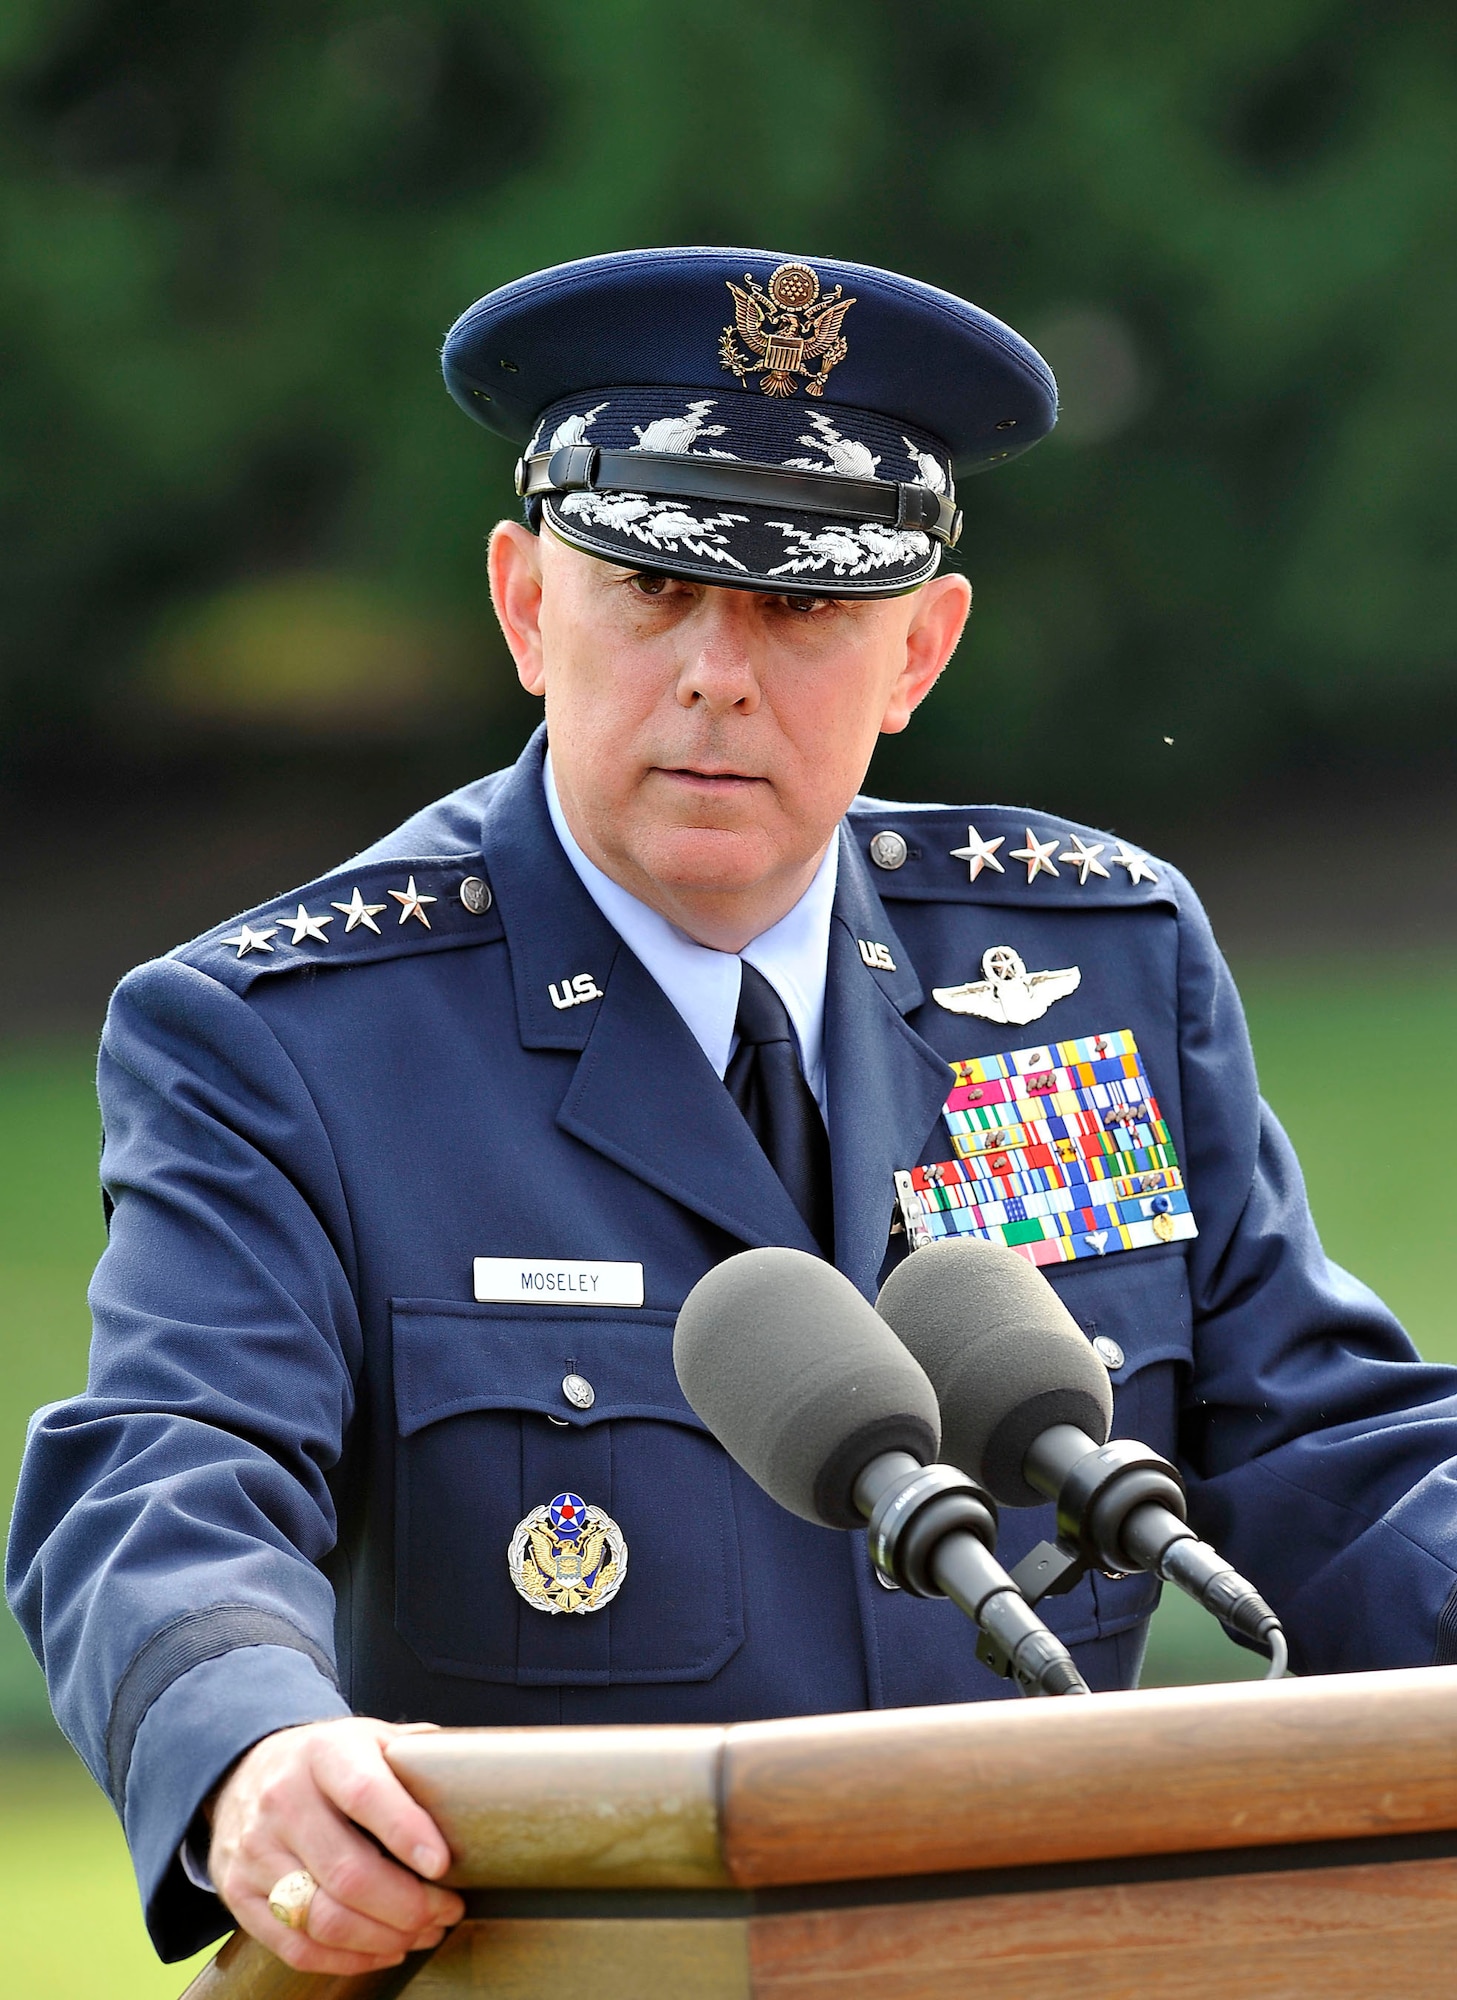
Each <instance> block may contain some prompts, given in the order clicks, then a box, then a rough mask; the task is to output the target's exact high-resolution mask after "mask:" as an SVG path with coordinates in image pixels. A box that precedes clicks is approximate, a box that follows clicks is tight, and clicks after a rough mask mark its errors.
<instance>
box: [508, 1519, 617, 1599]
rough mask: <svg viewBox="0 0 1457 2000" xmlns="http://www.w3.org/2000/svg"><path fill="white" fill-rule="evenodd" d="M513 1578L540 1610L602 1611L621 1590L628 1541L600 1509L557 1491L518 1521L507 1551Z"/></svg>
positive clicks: (518, 1589) (514, 1582) (519, 1589)
mask: <svg viewBox="0 0 1457 2000" xmlns="http://www.w3.org/2000/svg"><path fill="white" fill-rule="evenodd" d="M506 1562H507V1566H508V1568H509V1569H510V1571H511V1581H512V1583H513V1584H515V1586H516V1589H517V1591H518V1592H519V1593H520V1595H521V1596H522V1597H524V1598H525V1599H526V1602H527V1603H528V1604H529V1605H531V1606H532V1607H533V1609H534V1610H537V1611H552V1612H561V1611H575V1612H577V1613H578V1614H585V1613H586V1612H588V1611H600V1610H601V1609H602V1607H603V1606H604V1605H605V1604H610V1603H611V1602H612V1600H613V1598H614V1597H616V1595H617V1593H618V1591H619V1590H621V1588H622V1583H623V1579H624V1577H625V1576H626V1575H627V1543H626V1541H625V1540H624V1539H623V1534H622V1530H621V1528H619V1527H618V1525H617V1523H616V1522H615V1521H614V1520H613V1519H612V1517H611V1515H610V1514H604V1513H603V1511H602V1509H601V1508H600V1507H589V1506H588V1505H587V1503H586V1501H585V1500H583V1499H582V1498H581V1497H580V1496H579V1495H578V1494H576V1493H558V1494H557V1496H556V1498H555V1499H554V1500H550V1501H548V1502H547V1503H546V1505H545V1506H543V1507H533V1508H532V1510H531V1512H530V1513H529V1514H528V1515H527V1516H526V1518H525V1520H523V1521H518V1522H517V1524H516V1530H515V1532H514V1534H513V1535H512V1537H511V1543H510V1547H509V1548H508V1549H507V1551H506Z"/></svg>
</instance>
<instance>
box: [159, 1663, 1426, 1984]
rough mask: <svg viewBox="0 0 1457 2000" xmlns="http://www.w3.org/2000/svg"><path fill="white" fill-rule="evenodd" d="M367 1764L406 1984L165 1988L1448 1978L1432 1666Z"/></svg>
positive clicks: (216, 1978)
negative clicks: (391, 1837) (429, 1952)
mask: <svg viewBox="0 0 1457 2000" xmlns="http://www.w3.org/2000/svg"><path fill="white" fill-rule="evenodd" d="M390 1759H391V1762H392V1763H393V1765H394V1767H395V1769H396V1770H397V1771H398V1772H399V1774H400V1777H401V1778H402V1779H403V1781H404V1783H405V1784H406V1785H407V1786H408V1787H409V1789H410V1790H411V1792H413V1793H414V1795H415V1796H416V1797H417V1798H418V1799H420V1801H421V1802H422V1803H423V1804H424V1805H425V1806H427V1807H428V1808H429V1810H430V1811H431V1812H432V1813H433V1814H434V1816H435V1818H436V1820H437V1821H438V1822H439V1825H440V1827H441V1829H442V1831H443V1832H444V1833H445V1835H446V1838H447V1839H448V1840H449V1842H450V1845H451V1848H452V1850H453V1852H454V1854H455V1856H456V1861H455V1866H454V1869H453V1871H452V1873H451V1875H450V1876H449V1878H448V1879H449V1880H450V1882H451V1883H452V1884H453V1885H454V1886H456V1887H457V1888H460V1889H462V1890H463V1891H465V1892H466V1898H467V1904H468V1911H469V1913H468V1916H467V1918H466V1921H465V1922H464V1923H463V1924H462V1925H461V1926H460V1928H459V1929H458V1930H457V1931H456V1932H454V1933H453V1934H452V1935H451V1937H449V1938H448V1939H447V1940H446V1942H445V1943H444V1945H442V1946H441V1948H440V1950H439V1951H438V1952H436V1953H435V1954H434V1955H433V1956H431V1957H429V1958H428V1959H426V1960H425V1961H424V1962H423V1963H421V1964H419V1965H418V1966H410V1967H405V1968H402V1969H401V1970H400V1971H397V1972H390V1973H381V1974H375V1975H372V1976H370V1977H368V1978H364V1979H331V1978H321V1977H318V1976H307V1975H303V1974H300V1973H295V1972H291V1971H290V1970H289V1969H288V1968H287V1967H286V1966H284V1965H283V1964H282V1963H281V1961H280V1960H278V1959H276V1958H274V1957H273V1956H272V1955H271V1954H270V1953H269V1952H267V1951H265V1950H264V1949H263V1948H262V1947H261V1946H260V1945H257V1944H255V1943H254V1942H253V1941H252V1940H251V1939H247V1938H245V1937H243V1936H241V1935H239V1936H237V1937H235V1938H233V1939H231V1940H230V1941H229V1942H228V1943H227V1944H226V1945H224V1947H223V1949H222V1951H221V1952H220V1953H219V1955H218V1957H217V1958H216V1959H215V1960H214V1961H213V1963H212V1964H211V1965H210V1966H208V1967H207V1969H206V1970H205V1971H204V1972H202V1973H201V1974H200V1975H199V1977H198V1978H197V1979H196V1980H194V1982H193V1984H192V1985H191V1986H190V1987H189V1988H188V1991H187V1995H186V1996H185V2000H390V1996H393V1995H394V1994H397V1993H400V1992H404V1991H406V1990H408V2000H464V1996H467V1995H469V1996H476V1997H477V2000H483V1997H484V1996H492V2000H567V1996H573V2000H578V1996H580V2000H863V1996H874V2000H951V1996H957V2000H960V1996H968V2000H1004V1996H1005V2000H1014V1996H1015V2000H1064V1996H1066V2000H1114V1996H1120V2000H1122V1997H1123V1996H1128V1997H1129V2000H1131V1996H1134V1995H1139V1996H1142V1995H1158V1996H1160V2000H1163V1996H1170V2000H1204V1996H1214V1995H1219V1996H1221V2000H1223V1997H1224V1996H1229V1995H1233V1994H1238V1995H1240V1996H1241V2000H1250V1996H1264V2000H1276V1996H1278V1997H1279V2000H1304V1996H1307V1995H1309V1996H1310V2000H1378V1996H1379V2000H1411V1997H1412V1996H1418V1995H1427V1994H1431V1995H1437V1994H1446V1993H1449V1992H1451V1991H1452V1990H1453V1989H1454V1986H1457V1668H1432V1669H1429V1670H1426V1671H1413V1672H1403V1673H1383V1674H1350V1675H1343V1676H1340V1677H1333V1678H1328V1679H1312V1680H1300V1681H1281V1682H1275V1683H1273V1684H1267V1683H1263V1682H1255V1683H1245V1684H1243V1685H1239V1686H1235V1687H1201V1688H1165V1689H1158V1690H1153V1691H1150V1692H1147V1693H1141V1694H1114V1695H1094V1696H1091V1697H1089V1698H1087V1699H1082V1698H1077V1699H1071V1700H1063V1701H1036V1702H993V1703H988V1704H986V1705H980V1704H972V1705H967V1706H964V1707H955V1708H921V1709H896V1710H889V1711H881V1712H878V1713H873V1714H856V1715H825V1716H812V1717H804V1718H800V1719H796V1720H790V1721H783V1722H756V1723H741V1724H736V1725H734V1726H732V1727H730V1728H707V1727H703V1728H677V1727H671V1726H669V1727H662V1728H639V1729H556V1730H546V1729H543V1730H528V1729H519V1730H518V1729H465V1730H448V1731H443V1732H442V1733H441V1734H439V1735H435V1736H415V1737H407V1738H405V1739H403V1740H401V1741H400V1742H398V1743H396V1744H394V1745H392V1746H391V1750H390Z"/></svg>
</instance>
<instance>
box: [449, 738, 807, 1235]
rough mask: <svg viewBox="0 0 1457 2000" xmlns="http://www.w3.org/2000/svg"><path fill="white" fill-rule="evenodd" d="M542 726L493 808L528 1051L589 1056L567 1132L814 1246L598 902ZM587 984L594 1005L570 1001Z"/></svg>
mask: <svg viewBox="0 0 1457 2000" xmlns="http://www.w3.org/2000/svg"><path fill="white" fill-rule="evenodd" d="M545 751H546V737H545V732H544V731H542V730H538V731H537V733H536V734H535V736H533V737H532V739H531V741H530V742H529V743H528V744H527V746H526V749H525V750H524V751H523V753H522V755H521V757H520V759H519V760H518V761H517V763H516V765H515V767H514V769H513V770H512V771H511V772H510V774H509V775H508V777H507V778H506V780H505V782H504V783H503V784H502V786H501V787H500V789H499V790H498V791H497V792H496V794H495V796H494V797H493V798H492V800H491V801H490V804H489V805H488V807H487V809H486V813H485V816H484V820H483V825H482V849H483V851H484V854H485V857H486V864H487V869H488V872H489V875H490V880H491V886H492V889H493V891H494V893H495V895H496V898H497V901H498V902H499V904H500V909H501V918H502V922H503V924H504V926H505V932H506V944H507V950H508V952H509V953H510V959H511V974H512V980H513V983H514V985H515V991H516V1014H517V1022H518V1026H519V1030H520V1035H521V1041H522V1045H523V1046H524V1047H526V1048H539V1049H575V1050H578V1051H580V1055H581V1059H580V1061H579V1062H578V1064H577V1068H576V1073H575V1075H574V1076H573V1078H572V1081H571V1083H570V1084H569V1086H568V1088H567V1092H566V1095H565V1097H564V1098H563V1100H562V1104H561V1107H560V1109H559V1110H558V1112H557V1124H558V1125H559V1126H561V1127H562V1128H563V1129H564V1130H565V1131H568V1132H570V1133H571V1134H572V1135H573V1136H574V1137H575V1138H577V1139H580V1140H581V1141H582V1142H583V1144H584V1145H588V1146H591V1147H592V1148H593V1150H594V1151H596V1152H598V1153H601V1154H603V1155H604V1156H605V1157H606V1158H608V1159H610V1160H613V1161H615V1162H616V1163H617V1165H619V1166H621V1167H625V1168H626V1169H627V1171H628V1172H629V1173H632V1174H635V1175H636V1176H637V1178H638V1179H639V1180H641V1181H644V1182H646V1183H647V1184H648V1185H649V1186H650V1187H655V1188H658V1189H659V1190H660V1191H661V1192H662V1193H664V1194H666V1195H668V1196H670V1197H671V1198H672V1199H673V1200H675V1201H679V1202H681V1203H682V1204H683V1205H684V1206H685V1207H686V1208H690V1209H692V1210H693V1211H694V1212H695V1213H696V1214H698V1215H701V1216H703V1217H705V1219H706V1220H708V1221H709V1222H712V1223H715V1224H716V1225H717V1226H718V1227H719V1228H721V1229H724V1230H726V1231H728V1232H729V1234H731V1235H733V1236H736V1237H738V1238H739V1239H740V1240H741V1241H743V1242H745V1243H749V1244H751V1245H756V1246H757V1245H761V1244H787V1245H790V1246H791V1247H793V1248H796V1249H801V1250H810V1251H812V1250H813V1249H814V1247H815V1244H814V1239H813V1237H812V1236H811V1235H810V1233H809V1230H808V1228H807V1226H806V1224H805V1222H804V1220H803V1218H802V1217H801V1215H800V1213H799V1211H798V1209H797V1208H796V1207H795V1206H794V1203H793V1202H792V1201H791V1200H790V1198H789V1195H788V1193H787V1192H786V1190H785V1188H784V1185H783V1183H782V1182H781V1181H780V1179H779V1176H778V1175H777V1174H776V1173H775V1172H774V1170H773V1168H772V1167H771V1166H770V1165H769V1162H768V1161H767V1160H766V1159H765V1157H764V1154H763V1152H762V1151H761V1150H760V1148H759V1145H758V1143H757V1141H756V1140H755V1138H754V1136H753V1134H752V1133H751V1132H750V1130H749V1128H748V1126H747V1125H746V1124H745V1123H744V1120H743V1118H742V1117H741V1116H740V1114H739V1110H738V1107H737V1106H736V1105H735V1103H734V1101H733V1099H732V1098H731V1097H730V1096H729V1094H728V1092H727V1091H726V1090H725V1089H724V1087H723V1084H722V1083H721V1082H720V1080H719V1078H718V1077H717V1075H716V1074H715V1073H714V1070H713V1067H712V1065H711V1064H710V1062H709V1061H708V1058H707V1057H706V1056H705V1055H704V1053H703V1051H702V1049H701V1048H700V1047H699V1046H698V1043H697V1041H696V1040H695V1039H694V1037H693V1035H692V1033H691V1032H690V1030H689V1029H688V1027H687V1025H686V1024H685V1022H684V1021H683V1018H682V1016H681V1015H680V1014H679V1013H678V1011H677V1009H676V1008H675V1007H674V1006H673V1005H672V1004H671V1002H670V1001H669V1000H668V999H667V997H666V996H665V994H664V993H663V991H662V989H661V987H659V986H658V984H657V982H656V981H655V980H654V979H652V978H651V977H650V976H649V975H648V973H647V972H646V971H645V970H644V968H643V966H642V965H641V963H640V962H639V960H638V959H637V958H636V957H635V956H634V954H633V953H632V952H631V951H630V950H629V949H628V948H627V946H626V945H625V944H624V943H623V942H622V940H621V939H620V938H619V937H618V935H617V933H616V931H614V930H613V928H612V926H611V925H610V924H609V923H608V922H607V920H606V918H605V917H604V916H603V915H602V913H601V912H600V911H599V910H598V908H597V905H596V904H595V903H594V902H593V901H592V898H591V897H590V896H589V895H588V894H587V891H586V890H585V889H584V888H583V887H582V884H581V882H580V880H579V879H578V876H577V873H576V870H575V869H574V868H573V867H572V865H571V863H570V861H569V860H568V859H567V857H566V854H565V853H564V852H563V849H562V845H561V842H560V841H559V840H558V839H557V836H556V830H555V828H554V827H553V826H552V823H551V816H550V814H549V812H548V811H547V805H546V794H545V791H544V789H543V785H542V762H543V759H544V757H545ZM582 977H585V979H586V982H587V988H588V989H595V991H594V992H593V997H587V998H583V999H581V1000H576V999H572V1000H571V1002H570V1004H568V1005H565V1006H564V1005H562V1002H563V1000H565V999H568V997H569V996H568V989H569V988H571V987H572V982H573V981H574V980H575V979H578V978H582Z"/></svg>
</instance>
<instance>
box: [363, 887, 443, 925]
mask: <svg viewBox="0 0 1457 2000" xmlns="http://www.w3.org/2000/svg"><path fill="white" fill-rule="evenodd" d="M385 894H386V895H387V896H393V897H394V899H395V901H396V902H397V903H398V904H399V906H400V922H401V923H403V922H404V921H405V919H406V917H418V918H419V919H420V921H421V923H422V924H423V925H424V926H425V928H426V930H427V931H428V930H429V928H430V919H429V918H428V917H427V916H426V914H425V911H424V907H423V905H424V904H426V903H433V902H434V901H435V900H436V898H435V897H434V896H422V895H421V894H420V892H419V890H418V889H417V888H416V887H415V878H414V876H413V875H412V876H411V877H410V880H409V883H408V884H407V886H406V887H405V888H403V889H386V890H385ZM376 908H378V909H383V908H384V905H383V904H382V903H380V904H377V905H376Z"/></svg>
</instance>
